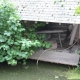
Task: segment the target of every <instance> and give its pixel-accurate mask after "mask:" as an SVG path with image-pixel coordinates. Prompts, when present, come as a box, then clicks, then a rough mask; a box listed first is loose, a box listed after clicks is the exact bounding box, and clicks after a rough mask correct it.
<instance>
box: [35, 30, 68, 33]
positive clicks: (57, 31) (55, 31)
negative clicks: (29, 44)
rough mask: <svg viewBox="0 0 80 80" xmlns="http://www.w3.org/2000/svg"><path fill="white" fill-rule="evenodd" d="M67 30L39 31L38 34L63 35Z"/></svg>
mask: <svg viewBox="0 0 80 80" xmlns="http://www.w3.org/2000/svg"><path fill="white" fill-rule="evenodd" d="M63 32H66V30H46V31H37V32H36V33H63Z"/></svg>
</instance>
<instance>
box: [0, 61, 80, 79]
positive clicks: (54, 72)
mask: <svg viewBox="0 0 80 80" xmlns="http://www.w3.org/2000/svg"><path fill="white" fill-rule="evenodd" d="M68 79H70V80H80V77H79V74H78V73H77V72H75V71H74V70H73V69H72V68H69V66H65V65H60V64H54V63H47V62H39V65H38V66H36V61H33V60H28V61H27V65H26V66H23V65H22V64H21V63H19V64H18V65H17V66H13V67H12V66H9V65H7V64H6V63H1V64H0V80H68Z"/></svg>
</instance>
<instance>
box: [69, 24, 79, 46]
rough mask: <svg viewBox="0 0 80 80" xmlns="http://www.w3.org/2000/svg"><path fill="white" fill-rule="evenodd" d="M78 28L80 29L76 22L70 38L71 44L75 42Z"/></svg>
mask: <svg viewBox="0 0 80 80" xmlns="http://www.w3.org/2000/svg"><path fill="white" fill-rule="evenodd" d="M77 29H78V24H75V25H74V29H73V32H72V35H71V39H70V43H69V45H72V44H73V41H74V38H75V35H76V31H77Z"/></svg>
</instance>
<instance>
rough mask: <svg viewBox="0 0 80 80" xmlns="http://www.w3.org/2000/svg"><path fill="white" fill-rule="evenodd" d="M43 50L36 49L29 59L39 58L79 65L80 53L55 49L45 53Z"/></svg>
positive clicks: (46, 60) (40, 59)
mask: <svg viewBox="0 0 80 80" xmlns="http://www.w3.org/2000/svg"><path fill="white" fill-rule="evenodd" d="M43 52H44V50H39V51H36V52H35V53H34V54H33V55H32V56H30V57H29V59H34V60H37V59H38V58H39V61H45V62H51V63H59V64H66V65H72V66H77V65H78V61H79V55H78V54H72V53H64V52H55V51H46V52H45V53H43ZM42 53H43V54H42ZM41 54H42V55H41ZM40 55H41V56H40Z"/></svg>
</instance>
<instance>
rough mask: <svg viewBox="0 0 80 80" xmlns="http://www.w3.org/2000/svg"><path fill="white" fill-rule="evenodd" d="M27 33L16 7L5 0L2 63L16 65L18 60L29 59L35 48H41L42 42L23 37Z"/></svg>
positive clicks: (0, 18)
mask: <svg viewBox="0 0 80 80" xmlns="http://www.w3.org/2000/svg"><path fill="white" fill-rule="evenodd" d="M31 30H32V31H33V29H31ZM25 31H26V29H25V28H24V27H23V26H22V25H21V23H20V18H19V17H18V15H17V11H16V10H15V8H14V6H13V5H12V4H10V3H8V1H5V0H3V1H2V3H1V4H0V62H4V61H6V62H7V63H8V64H10V65H16V64H17V62H18V60H20V59H23V60H25V59H27V58H28V57H29V56H30V55H32V53H33V52H34V49H35V48H38V47H41V43H40V41H38V40H36V39H35V40H32V39H31V40H30V38H29V37H27V38H26V37H25V36H23V33H24V32H25ZM29 35H30V34H29ZM34 36H35V34H34Z"/></svg>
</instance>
